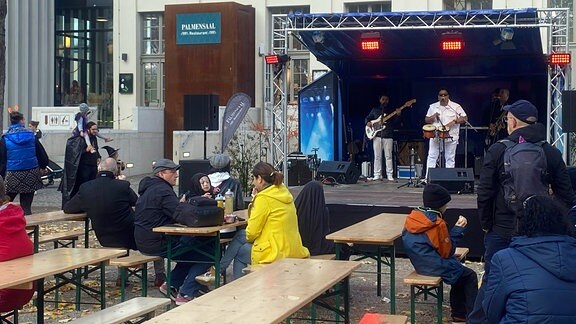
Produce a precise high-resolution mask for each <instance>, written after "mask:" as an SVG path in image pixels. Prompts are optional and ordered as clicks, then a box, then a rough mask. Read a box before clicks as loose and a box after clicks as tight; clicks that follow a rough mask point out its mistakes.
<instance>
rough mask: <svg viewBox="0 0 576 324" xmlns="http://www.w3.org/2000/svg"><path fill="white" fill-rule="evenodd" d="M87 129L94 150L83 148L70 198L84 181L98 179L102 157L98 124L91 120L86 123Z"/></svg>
mask: <svg viewBox="0 0 576 324" xmlns="http://www.w3.org/2000/svg"><path fill="white" fill-rule="evenodd" d="M86 129H87V131H88V137H89V139H90V145H92V147H93V148H94V151H93V152H92V151H88V150H86V149H84V150H82V153H81V155H80V161H79V163H78V172H77V173H76V182H75V183H74V189H72V192H71V193H70V198H72V197H74V195H75V194H76V193H77V192H78V189H79V188H80V186H81V185H82V184H83V183H84V182H86V181H90V180H94V179H96V174H97V173H98V163H99V162H100V158H101V156H100V153H98V139H97V138H96V134H98V125H96V123H95V122H92V121H91V122H88V123H87V124H86ZM86 147H87V146H84V148H86Z"/></svg>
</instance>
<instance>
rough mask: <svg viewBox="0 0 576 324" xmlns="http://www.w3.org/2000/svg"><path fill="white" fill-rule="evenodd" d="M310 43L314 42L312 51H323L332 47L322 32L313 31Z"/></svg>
mask: <svg viewBox="0 0 576 324" xmlns="http://www.w3.org/2000/svg"><path fill="white" fill-rule="evenodd" d="M312 41H313V42H314V49H315V50H317V51H323V50H325V49H326V47H329V46H330V45H332V43H331V42H330V40H329V39H328V38H327V37H326V34H324V32H323V31H315V32H313V33H312Z"/></svg>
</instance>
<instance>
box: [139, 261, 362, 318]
mask: <svg viewBox="0 0 576 324" xmlns="http://www.w3.org/2000/svg"><path fill="white" fill-rule="evenodd" d="M359 265H360V264H359V263H358V262H354V261H338V260H320V259H281V260H277V261H275V262H273V263H271V264H269V265H268V266H266V267H263V268H262V269H260V270H258V271H256V272H254V273H251V274H248V275H246V276H243V277H242V278H239V279H237V280H234V281H232V282H231V283H228V284H226V285H225V286H223V287H221V288H218V289H216V290H213V291H211V292H209V293H208V294H206V295H203V296H201V297H199V298H195V299H193V300H192V301H190V302H188V303H186V304H184V305H182V306H179V307H177V308H174V309H172V310H170V311H168V312H166V313H164V314H161V315H160V316H157V317H155V318H154V319H152V320H151V321H149V322H147V323H235V324H236V323H250V324H256V323H278V322H280V321H283V320H284V319H286V318H288V317H289V316H290V315H292V314H294V313H295V312H297V311H298V310H299V309H301V308H302V307H304V306H305V305H307V304H309V303H310V302H312V301H314V300H315V299H317V298H318V297H321V295H323V294H324V293H325V292H327V291H328V290H329V289H330V288H332V287H334V286H337V287H338V288H337V292H338V294H339V296H342V297H343V298H344V305H343V306H344V309H343V310H340V308H339V307H338V306H336V307H331V308H330V309H331V310H332V311H334V312H336V313H337V314H338V315H339V316H340V317H343V318H344V321H345V322H346V323H349V308H350V305H349V300H348V298H349V289H348V288H349V287H348V277H349V276H350V274H351V273H352V271H354V269H356V268H357V267H358V266H359ZM342 281H344V282H343V283H341V282H342ZM319 305H321V303H319ZM311 320H312V321H315V318H312V319H311Z"/></svg>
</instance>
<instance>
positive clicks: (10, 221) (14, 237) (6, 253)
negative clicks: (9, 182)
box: [0, 177, 34, 313]
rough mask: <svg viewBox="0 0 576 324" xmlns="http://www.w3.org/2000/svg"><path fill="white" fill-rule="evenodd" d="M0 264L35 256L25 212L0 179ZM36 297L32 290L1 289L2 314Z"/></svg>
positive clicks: (0, 310) (0, 309) (0, 304)
mask: <svg viewBox="0 0 576 324" xmlns="http://www.w3.org/2000/svg"><path fill="white" fill-rule="evenodd" d="M0 205H1V206H0V262H2V261H8V260H12V259H16V258H19V257H23V256H27V255H32V254H34V245H33V244H32V241H31V240H30V238H29V237H28V233H27V232H26V219H25V218H24V210H23V209H22V208H21V207H20V206H19V205H16V204H13V203H10V197H8V196H7V195H6V187H5V185H4V179H2V177H0ZM32 295H34V288H33V287H32V288H30V289H10V288H8V289H0V313H5V312H10V311H12V310H15V309H18V308H20V307H22V306H24V305H26V304H27V303H28V302H29V301H30V299H32Z"/></svg>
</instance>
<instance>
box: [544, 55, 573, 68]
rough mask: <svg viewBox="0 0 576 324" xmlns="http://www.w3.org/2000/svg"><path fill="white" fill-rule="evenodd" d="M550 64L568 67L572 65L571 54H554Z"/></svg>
mask: <svg viewBox="0 0 576 324" xmlns="http://www.w3.org/2000/svg"><path fill="white" fill-rule="evenodd" d="M549 59H550V64H551V65H554V64H558V65H567V64H570V60H571V56H570V53H553V54H552V55H550V58H549Z"/></svg>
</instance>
